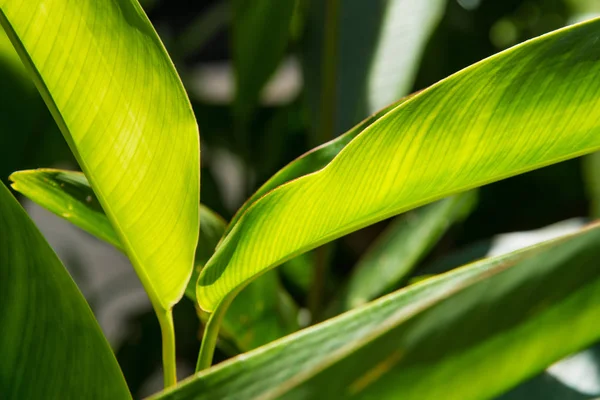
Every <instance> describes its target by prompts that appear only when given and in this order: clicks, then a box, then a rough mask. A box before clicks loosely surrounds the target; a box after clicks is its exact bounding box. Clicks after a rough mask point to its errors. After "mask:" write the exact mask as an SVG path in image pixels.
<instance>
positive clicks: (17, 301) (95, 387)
mask: <svg viewBox="0 0 600 400" xmlns="http://www.w3.org/2000/svg"><path fill="white" fill-rule="evenodd" d="M0 326H1V327H2V328H1V329H0V354H2V357H0V398H2V399H6V400H11V399H15V400H21V399H78V398H79V399H80V398H85V399H130V398H131V395H130V394H129V391H128V389H127V384H126V383H125V379H124V378H123V375H122V374H121V371H120V369H119V365H118V364H117V360H116V359H115V357H114V355H113V353H112V350H111V348H110V346H109V344H108V342H107V341H106V339H105V338H104V336H103V335H102V331H101V330H100V327H99V326H98V323H97V322H96V319H95V318H94V315H93V314H92V311H91V310H90V308H89V306H88V305H87V303H86V302H85V299H84V298H83V296H82V295H81V293H80V292H79V290H78V289H77V286H76V285H75V283H74V282H73V280H72V279H71V277H70V276H69V274H68V273H67V271H66V270H65V269H64V267H63V266H62V264H61V262H60V260H59V259H58V258H57V257H56V254H54V252H53V251H52V249H51V248H50V246H49V245H48V243H47V242H46V241H45V240H44V238H43V237H42V235H41V234H40V232H39V231H38V230H37V228H36V227H35V225H34V224H33V223H32V222H31V220H30V219H29V217H28V216H27V214H26V213H25V210H23V209H22V208H21V206H20V205H19V203H17V201H16V200H15V198H14V197H12V195H11V194H10V193H9V191H8V189H7V188H6V187H5V186H4V184H3V183H1V182H0Z"/></svg>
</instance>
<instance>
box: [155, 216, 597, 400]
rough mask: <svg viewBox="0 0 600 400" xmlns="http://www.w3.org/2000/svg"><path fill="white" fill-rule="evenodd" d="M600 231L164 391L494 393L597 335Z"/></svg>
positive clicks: (193, 395)
mask: <svg viewBox="0 0 600 400" xmlns="http://www.w3.org/2000/svg"><path fill="white" fill-rule="evenodd" d="M599 243H600V228H599V227H598V225H596V226H592V227H589V228H587V229H585V230H582V231H581V232H578V233H576V234H572V235H568V236H565V237H563V238H560V239H557V240H553V241H549V242H545V243H543V244H540V245H536V246H533V247H530V248H527V249H524V250H520V251H517V252H513V253H510V254H507V255H503V256H499V257H496V258H491V259H486V260H482V261H480V262H477V263H474V264H471V265H468V266H465V267H463V268H459V269H457V270H454V271H452V272H449V273H446V274H443V275H439V276H437V277H434V278H431V279H428V280H425V281H423V282H422V283H419V284H416V285H413V286H409V287H407V288H405V289H402V290H400V291H398V292H395V293H393V294H391V295H388V296H385V297H383V298H381V299H379V300H376V301H374V302H372V303H369V304H368V305H366V306H364V307H361V308H358V309H355V310H353V311H350V312H347V313H345V314H343V315H341V316H339V317H336V318H334V319H331V320H329V321H326V322H324V323H321V324H318V325H315V326H313V327H311V328H308V329H305V330H303V331H300V332H298V333H296V334H293V335H290V336H288V337H286V338H284V339H282V340H279V341H277V342H274V343H272V344H270V345H267V346H265V347H263V348H261V349H258V350H256V351H254V352H251V353H248V354H246V355H244V356H242V357H239V358H234V359H232V360H230V361H227V362H225V363H223V364H221V365H218V366H216V367H213V368H211V369H209V370H207V371H206V372H203V373H200V374H198V375H196V376H194V377H192V378H190V379H188V380H186V381H184V382H182V384H181V386H180V387H178V388H177V389H174V390H170V391H167V392H165V393H164V394H163V395H161V396H157V398H163V399H178V400H186V399H211V398H245V399H254V398H261V399H272V398H285V399H287V398H290V399H312V398H344V399H346V398H378V399H387V398H390V399H395V398H402V399H407V400H412V399H415V400H416V399H419V400H420V399H437V398H444V399H457V400H458V399H460V400H469V399H482V398H493V397H494V396H496V395H499V394H500V393H502V392H504V391H506V390H507V389H509V388H511V387H513V386H514V385H516V384H517V383H519V382H520V381H523V380H526V379H527V378H529V377H530V376H533V375H535V374H537V373H539V372H541V371H542V370H544V369H545V368H546V367H547V366H548V365H549V364H551V363H553V362H555V361H558V360H559V359H561V358H563V357H565V356H566V355H568V354H570V353H572V352H575V351H577V350H580V349H583V348H585V347H587V346H589V345H590V344H591V343H593V342H594V341H596V340H598V339H599V338H600V331H598V329H596V328H597V315H598V312H600V270H598V268H597V262H596V260H597V259H598V257H599V256H600V246H599Z"/></svg>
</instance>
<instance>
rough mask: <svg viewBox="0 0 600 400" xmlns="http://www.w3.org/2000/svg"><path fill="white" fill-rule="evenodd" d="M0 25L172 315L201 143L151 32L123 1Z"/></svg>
mask: <svg viewBox="0 0 600 400" xmlns="http://www.w3.org/2000/svg"><path fill="white" fill-rule="evenodd" d="M0 22H1V23H2V25H3V26H4V27H5V29H6V30H7V33H8V35H9V37H10V39H11V41H12V42H13V45H14V46H15V48H16V49H17V52H18V53H19V55H20V56H21V59H22V61H23V62H24V64H25V65H26V67H27V68H28V69H29V71H30V72H31V74H32V76H33V78H34V82H35V83H36V86H37V87H38V90H39V91H40V93H41V94H42V97H43V98H44V100H45V101H46V104H47V106H48V108H49V109H50V111H51V113H52V114H53V116H54V118H55V120H56V121H57V123H58V125H59V127H60V129H61V131H62V133H63V136H64V137H65V139H66V140H67V142H68V144H69V146H70V148H71V150H72V151H73V153H74V154H75V156H76V158H77V160H78V162H79V164H80V166H81V167H82V169H83V171H84V172H85V173H86V176H87V177H88V179H89V180H90V182H91V183H92V186H93V187H94V190H95V191H96V193H97V194H98V198H99V200H100V203H101V204H102V205H103V208H104V209H105V210H106V211H107V215H108V217H109V220H110V221H111V223H112V225H113V226H115V228H116V232H117V234H118V236H119V238H120V241H121V243H123V244H124V247H125V249H126V251H127V253H128V255H129V257H130V258H131V260H132V262H133V264H134V267H135V268H136V272H137V273H138V275H139V276H140V279H141V280H142V282H143V284H144V287H145V288H146V290H147V291H148V293H149V295H150V298H151V300H152V303H153V305H154V306H155V307H158V308H161V309H169V308H170V307H171V306H172V305H173V304H175V303H176V302H177V301H178V300H179V299H180V298H181V296H182V295H183V291H184V289H185V285H186V283H187V281H188V279H189V276H190V274H191V272H192V261H193V253H194V249H195V245H196V242H197V235H198V220H199V218H198V204H199V198H198V196H199V143H198V131H197V126H196V122H195V119H194V116H193V113H192V111H191V107H190V105H189V101H188V100H187V96H186V94H185V91H184V90H183V86H182V84H181V82H180V80H179V78H178V76H177V74H176V72H175V70H174V67H173V64H172V63H171V61H170V59H169V58H168V55H167V54H166V51H165V50H164V47H163V46H162V43H161V42H160V40H159V38H158V36H157V35H156V32H155V31H154V29H153V28H152V26H151V25H150V23H149V21H148V19H147V18H146V16H145V14H144V12H143V11H142V9H141V7H140V6H139V4H137V2H136V1H130V0H119V1H116V2H106V1H90V0H86V1H81V2H75V3H74V2H69V1H66V0H59V1H53V2H48V1H43V0H38V1H32V2H27V3H23V2H20V1H15V0H2V1H0ZM125 46H127V49H126V50H125ZM82 82H85V85H83V84H82ZM167 141H170V143H169V145H167ZM175 154H176V155H177V156H174V155H175ZM149 248H153V249H157V248H158V250H155V251H149V250H148V249H149ZM173 248H179V251H173V250H172V249H173ZM157 282H161V284H160V285H158V284H157Z"/></svg>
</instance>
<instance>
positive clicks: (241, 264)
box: [197, 20, 600, 311]
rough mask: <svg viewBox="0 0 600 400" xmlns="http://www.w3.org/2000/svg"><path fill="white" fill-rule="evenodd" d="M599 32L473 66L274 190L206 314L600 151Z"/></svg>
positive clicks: (224, 247)
mask: <svg viewBox="0 0 600 400" xmlns="http://www.w3.org/2000/svg"><path fill="white" fill-rule="evenodd" d="M599 29H600V20H593V21H589V22H584V23H582V24H579V25H573V26H570V27H568V28H565V29H562V30H559V31H556V32H553V33H551V34H548V35H544V36H541V37H539V38H537V39H534V40H531V41H528V42H526V43H524V44H521V45H518V46H515V47H513V48H511V49H509V50H507V51H505V52H502V53H500V54H497V55H495V56H493V57H490V58H488V59H486V60H484V61H482V62H480V63H478V64H475V65H473V66H471V67H469V68H466V69H465V70H463V71H460V72H458V73H457V74H455V75H453V76H451V77H449V78H447V79H445V80H443V81H441V82H439V83H438V84H436V85H434V86H432V87H431V88H429V89H427V90H424V91H422V92H420V93H419V94H417V95H416V96H414V97H412V98H411V99H409V100H408V101H405V102H404V103H402V104H401V105H399V106H398V107H396V108H394V109H393V110H392V111H390V112H389V113H388V114H387V115H385V116H384V117H381V118H380V119H379V120H377V121H376V122H375V123H373V124H371V125H370V126H369V127H368V128H366V129H365V130H364V131H363V132H362V133H361V134H359V135H358V136H357V137H356V138H355V139H354V140H352V141H351V142H350V143H349V144H348V145H347V146H346V147H345V148H344V149H343V150H342V151H341V152H340V153H339V154H338V156H337V157H336V158H335V159H334V160H333V161H332V162H331V163H329V164H328V165H327V166H326V167H325V168H323V169H322V170H320V171H318V172H315V173H313V174H310V175H306V176H304V177H301V178H299V179H297V180H295V181H292V182H289V183H287V184H285V185H282V186H280V187H278V188H277V189H275V190H273V191H272V192H270V193H269V194H267V195H265V196H264V197H263V198H261V199H260V200H259V201H257V202H256V203H254V204H253V205H252V206H251V207H250V208H249V209H248V210H247V211H246V213H245V214H244V215H243V217H242V218H241V219H240V220H239V222H238V223H237V224H236V225H235V226H234V227H233V229H232V231H231V232H230V233H229V234H228V235H227V237H226V238H225V239H224V240H223V241H222V243H221V245H220V246H219V247H218V248H217V251H216V252H215V254H214V255H213V257H212V258H211V259H210V260H209V262H208V263H207V265H206V267H205V269H204V270H203V271H202V273H201V274H200V278H199V280H198V287H197V297H198V300H199V302H200V305H201V307H202V308H204V309H205V310H207V311H212V310H214V309H215V308H216V306H217V305H218V304H219V302H220V301H221V300H222V299H223V298H224V297H225V296H226V295H227V294H228V293H230V292H232V291H233V290H234V289H235V288H237V287H238V286H240V285H243V284H244V283H245V282H248V281H249V280H251V279H252V278H253V277H254V276H256V275H259V274H261V273H263V272H264V271H266V270H268V269H270V268H273V267H275V266H276V265H278V264H281V262H283V261H285V260H286V259H289V258H291V257H293V256H294V255H297V254H299V253H302V252H304V251H307V250H309V249H312V248H315V247H317V246H319V245H321V244H323V243H326V242H328V241H330V240H333V239H335V238H337V237H340V236H342V235H344V234H346V233H348V232H351V231H354V230H357V229H359V228H362V227H364V226H367V225H369V224H372V223H374V222H377V221H380V220H382V219H385V218H388V217H390V216H392V215H396V214H399V213H401V212H403V211H406V210H409V209H411V208H415V207H417V206H420V205H423V204H426V203H429V202H431V201H433V200H436V199H439V198H443V197H446V196H448V195H451V194H454V193H458V192H461V191H465V190H468V189H471V188H474V187H477V186H481V185H484V184H487V183H490V182H493V181H496V180H499V179H503V178H506V177H508V176H512V175H516V174H519V173H522V172H525V171H529V170H532V169H536V168H540V167H543V166H545V165H549V164H552V163H556V162H559V161H562V160H565V159H568V158H572V157H576V156H579V155H582V154H585V153H589V152H592V151H594V150H596V149H598V148H600V97H598V95H597V92H598V90H597V89H598V85H599V82H600V79H599V78H600V63H598V60H599V59H600V48H599V47H598V46H597V45H596V40H597V32H598V30H599Z"/></svg>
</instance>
